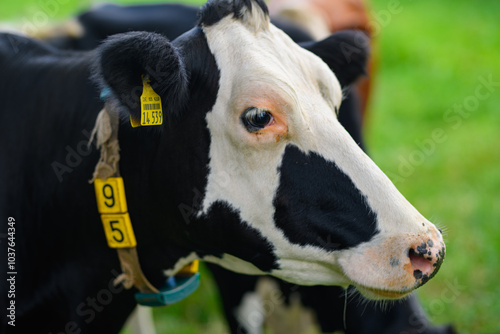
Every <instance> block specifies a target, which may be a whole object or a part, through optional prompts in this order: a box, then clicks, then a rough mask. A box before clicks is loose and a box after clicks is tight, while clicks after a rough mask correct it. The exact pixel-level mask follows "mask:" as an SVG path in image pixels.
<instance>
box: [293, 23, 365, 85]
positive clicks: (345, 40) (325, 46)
mask: <svg viewBox="0 0 500 334" xmlns="http://www.w3.org/2000/svg"><path fill="white" fill-rule="evenodd" d="M300 45H301V46H302V47H303V48H305V49H307V50H309V51H311V52H312V53H314V54H316V55H317V56H318V57H320V58H321V59H323V61H324V62H325V63H327V64H328V66H330V69H331V70H332V71H333V73H334V74H335V76H336V77H337V79H338V80H339V82H340V85H341V86H342V87H344V86H347V85H349V84H351V83H353V82H354V81H355V80H356V79H357V78H359V77H360V76H361V75H363V74H366V72H365V68H366V63H367V60H368V56H369V53H370V47H369V46H370V38H369V37H368V36H367V35H366V34H365V33H364V32H362V31H358V30H344V31H340V32H337V33H335V34H333V35H331V36H330V37H327V38H326V39H324V40H322V41H318V42H307V43H301V44H300Z"/></svg>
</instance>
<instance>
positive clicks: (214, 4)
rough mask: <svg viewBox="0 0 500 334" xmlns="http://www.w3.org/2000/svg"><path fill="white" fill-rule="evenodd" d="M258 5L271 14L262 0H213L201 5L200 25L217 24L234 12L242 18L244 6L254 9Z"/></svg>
mask: <svg viewBox="0 0 500 334" xmlns="http://www.w3.org/2000/svg"><path fill="white" fill-rule="evenodd" d="M253 5H257V6H259V7H260V9H261V10H262V11H263V12H264V13H265V14H266V15H268V14H269V11H268V9H267V5H266V4H265V2H264V1H262V0H211V1H208V2H207V3H206V4H205V5H203V7H201V9H200V12H199V13H198V25H202V24H203V25H205V26H210V25H213V24H216V23H217V22H219V21H220V20H222V19H223V18H224V17H226V16H228V15H230V14H233V16H234V17H235V18H237V19H241V10H242V9H243V7H248V9H249V10H251V9H252V6H253Z"/></svg>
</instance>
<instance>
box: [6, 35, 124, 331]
mask: <svg viewBox="0 0 500 334" xmlns="http://www.w3.org/2000/svg"><path fill="white" fill-rule="evenodd" d="M91 58H92V54H90V53H67V52H64V53H62V52H60V51H56V50H55V49H52V48H51V47H48V46H45V45H44V44H39V43H38V42H34V41H32V40H30V39H27V38H25V37H22V36H16V35H10V34H2V35H0V73H2V75H1V76H0V123H1V124H2V125H3V127H2V130H1V131H0V139H1V141H2V145H1V146H0V184H1V185H2V186H1V187H0V189H1V190H0V212H1V213H2V217H4V218H2V219H4V220H5V222H2V224H0V226H1V229H2V230H1V231H0V233H6V231H7V226H6V223H7V217H13V218H14V219H15V240H16V244H15V251H16V258H15V270H16V272H17V276H16V298H15V301H16V315H17V320H18V321H17V323H16V328H17V330H20V332H23V331H24V330H25V331H27V332H29V331H32V330H33V329H34V328H36V329H37V331H40V332H43V331H46V330H47V331H49V330H54V329H53V328H50V327H47V328H44V324H46V323H47V322H46V321H44V319H47V317H50V318H51V319H58V318H60V319H61V320H64V319H69V318H71V319H76V320H79V321H82V323H84V320H85V319H87V317H85V316H81V315H79V310H78V307H77V306H78V303H81V302H82V301H85V300H86V298H87V297H91V296H93V295H95V292H96V291H99V289H101V288H102V287H103V286H107V284H108V281H109V279H108V278H106V277H104V276H103V277H99V278H92V277H91V273H95V272H104V273H107V275H108V276H109V277H110V278H111V276H112V274H111V272H110V270H111V268H112V267H111V266H110V265H109V263H110V262H111V263H114V262H117V261H116V259H114V258H113V256H114V257H116V254H115V253H113V252H112V251H110V250H108V249H107V247H106V243H105V241H104V236H103V234H102V227H100V226H99V225H98V224H95V221H99V217H98V215H97V210H89V208H91V207H94V206H95V198H94V195H93V187H92V185H91V184H89V182H88V181H89V179H90V178H91V177H92V171H93V168H94V166H95V164H96V163H97V159H98V156H99V154H98V150H97V149H96V148H95V146H90V147H87V142H88V138H89V135H90V132H91V131H92V128H93V125H94V122H95V119H96V116H97V113H98V112H99V110H100V109H101V107H102V103H101V102H100V101H99V97H98V92H97V89H96V87H95V86H94V85H93V84H92V82H91V81H90V79H89V75H90V61H91ZM101 239H102V240H101ZM89 245H90V247H88V246H89ZM4 248H5V247H2V249H4ZM2 252H5V250H3V251H2ZM2 257H3V258H7V257H6V254H2ZM68 259H71V261H68ZM102 268H106V270H104V271H103V270H102ZM96 269H99V270H96ZM2 275H5V272H2ZM78 281H81V282H82V284H78ZM83 282H86V284H83ZM88 283H90V284H88ZM4 287H5V285H2V289H4ZM75 287H77V288H75ZM6 295H7V293H6V291H3V292H2V296H6ZM2 298H6V297H2ZM61 303H63V304H64V305H66V307H61ZM37 305H38V306H39V305H44V307H43V308H40V307H37ZM34 309H36V312H33V310H34ZM80 311H83V310H80ZM80 313H81V312H80ZM4 321H5V320H3V321H2V323H3V326H5V323H4ZM49 323H50V322H49ZM60 323H65V321H61V322H60ZM91 324H95V325H97V322H92V323H91ZM33 326H34V327H33ZM63 329H64V328H61V330H63ZM0 331H2V330H0Z"/></svg>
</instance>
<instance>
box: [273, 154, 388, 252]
mask: <svg viewBox="0 0 500 334" xmlns="http://www.w3.org/2000/svg"><path fill="white" fill-rule="evenodd" d="M279 171H280V186H279V188H278V192H277V195H276V198H275V200H274V206H275V208H276V212H275V215H274V220H275V223H276V226H277V227H278V228H280V229H281V230H282V231H283V232H284V234H285V236H286V238H287V239H288V240H289V241H290V242H292V243H295V244H299V245H313V246H318V247H321V248H324V249H326V250H341V249H347V248H351V247H355V246H357V245H359V244H360V243H362V242H367V241H369V240H371V239H372V238H373V237H374V236H375V235H376V234H377V233H378V232H379V231H378V230H377V216H376V214H375V213H374V212H373V211H371V210H370V207H369V206H368V203H367V201H366V197H365V196H364V195H363V194H362V193H361V192H360V191H359V189H358V188H357V187H356V186H355V185H354V183H353V182H352V181H351V179H350V178H349V177H348V176H347V175H346V174H345V173H344V172H343V171H342V170H340V168H339V167H338V166H337V165H336V164H335V163H334V162H331V161H327V160H325V159H324V158H322V157H321V156H319V155H318V154H316V153H314V152H312V153H310V154H309V155H307V154H305V153H303V152H302V151H300V150H299V149H298V148H297V147H295V146H288V147H287V148H286V149H285V154H284V156H283V163H282V165H281V167H280V168H279Z"/></svg>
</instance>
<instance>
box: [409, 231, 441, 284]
mask: <svg viewBox="0 0 500 334" xmlns="http://www.w3.org/2000/svg"><path fill="white" fill-rule="evenodd" d="M444 255H445V247H444V243H443V242H440V241H433V240H431V239H429V240H427V242H422V243H421V244H420V245H417V246H415V247H412V248H410V250H409V251H408V257H409V258H410V262H411V267H412V269H413V276H414V277H415V279H416V280H417V281H418V282H419V285H422V284H424V283H426V282H427V281H428V280H429V279H431V278H432V277H433V276H434V275H435V274H436V273H437V271H438V269H439V267H440V266H441V264H442V263H443V259H444Z"/></svg>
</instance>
